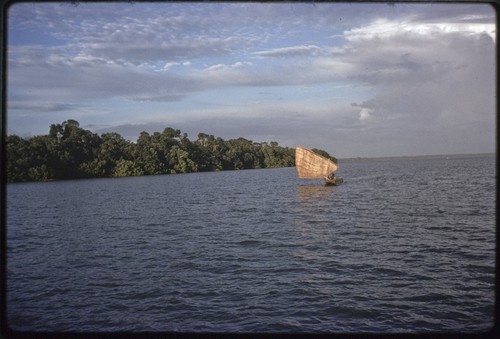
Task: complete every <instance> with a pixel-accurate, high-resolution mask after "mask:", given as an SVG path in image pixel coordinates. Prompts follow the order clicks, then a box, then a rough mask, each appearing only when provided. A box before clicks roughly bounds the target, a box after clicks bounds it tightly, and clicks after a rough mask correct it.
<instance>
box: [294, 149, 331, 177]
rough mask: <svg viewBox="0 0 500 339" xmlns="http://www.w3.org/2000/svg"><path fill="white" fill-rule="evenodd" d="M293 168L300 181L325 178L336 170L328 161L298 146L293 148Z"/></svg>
mask: <svg viewBox="0 0 500 339" xmlns="http://www.w3.org/2000/svg"><path fill="white" fill-rule="evenodd" d="M295 167H296V168H297V174H298V175H299V178H302V179H318V178H325V177H326V176H327V175H328V174H330V173H331V172H335V171H336V170H337V169H338V166H337V165H336V164H335V163H334V162H333V161H331V160H330V159H327V158H325V157H323V156H321V155H319V154H317V153H314V152H313V151H311V150H310V149H307V148H303V147H300V146H297V147H296V148H295Z"/></svg>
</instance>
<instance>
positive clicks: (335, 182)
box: [324, 177, 344, 186]
mask: <svg viewBox="0 0 500 339" xmlns="http://www.w3.org/2000/svg"><path fill="white" fill-rule="evenodd" d="M343 182H344V179H343V178H342V177H335V179H333V180H329V179H325V181H324V184H325V186H338V185H340V184H341V183H343Z"/></svg>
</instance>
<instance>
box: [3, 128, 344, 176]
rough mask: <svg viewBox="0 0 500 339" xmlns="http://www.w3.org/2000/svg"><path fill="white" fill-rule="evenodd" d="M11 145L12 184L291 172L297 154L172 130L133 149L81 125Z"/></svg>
mask: <svg viewBox="0 0 500 339" xmlns="http://www.w3.org/2000/svg"><path fill="white" fill-rule="evenodd" d="M6 144H7V145H6V150H7V164H6V168H7V179H8V181H9V182H16V181H43V180H53V179H72V178H85V177H111V176H138V175H152V174H167V173H190V172H198V171H220V170H234V169H250V168H271V167H288V166H294V160H295V153H294V151H295V150H294V149H293V148H287V147H280V146H279V145H278V143H277V142H275V141H271V142H270V144H268V143H267V142H263V143H256V142H253V141H251V140H248V139H245V138H237V139H230V140H227V141H226V140H224V139H222V138H220V137H215V136H213V135H210V134H205V133H199V134H198V138H197V140H196V141H194V142H191V141H190V140H189V138H188V135H187V134H186V133H182V132H181V131H180V130H178V129H174V128H171V127H167V128H165V129H164V130H163V132H161V133H160V132H155V133H153V134H149V133H147V132H142V133H141V134H140V135H139V138H138V139H137V142H136V143H133V142H130V141H128V140H125V139H124V138H123V137H122V136H121V135H119V134H118V133H104V134H102V135H101V136H99V135H97V134H95V133H92V132H90V131H88V130H85V129H83V128H81V127H80V124H79V123H78V121H76V120H67V121H64V122H63V123H61V124H52V125H50V126H49V133H48V134H47V135H40V136H35V137H32V138H26V139H24V138H21V137H19V136H16V135H11V136H8V137H7V138H6ZM315 151H317V152H318V153H320V154H322V155H324V156H327V157H329V158H333V157H330V155H328V153H326V152H325V151H321V150H315ZM333 159H335V158H333ZM335 161H336V159H335Z"/></svg>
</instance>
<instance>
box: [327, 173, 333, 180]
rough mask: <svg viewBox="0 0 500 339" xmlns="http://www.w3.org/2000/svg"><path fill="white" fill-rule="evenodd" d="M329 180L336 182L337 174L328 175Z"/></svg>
mask: <svg viewBox="0 0 500 339" xmlns="http://www.w3.org/2000/svg"><path fill="white" fill-rule="evenodd" d="M327 178H328V180H330V181H335V173H333V172H331V173H330V174H328V177H327Z"/></svg>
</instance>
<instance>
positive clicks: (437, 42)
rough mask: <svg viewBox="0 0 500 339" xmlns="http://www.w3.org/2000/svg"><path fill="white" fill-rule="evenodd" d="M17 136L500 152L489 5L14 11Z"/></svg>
mask: <svg viewBox="0 0 500 339" xmlns="http://www.w3.org/2000/svg"><path fill="white" fill-rule="evenodd" d="M8 20H9V21H8V54H7V55H8V78H7V88H8V96H7V99H8V101H7V130H8V133H9V134H17V135H20V136H23V137H29V136H33V135H39V134H46V133H48V129H49V125H50V124H52V123H61V122H62V121H64V120H67V119H76V120H78V121H79V122H80V125H81V126H82V127H83V128H87V129H90V130H92V131H94V132H96V133H99V134H101V133H104V132H109V131H114V132H118V133H120V134H121V135H122V136H124V137H125V138H127V139H130V140H132V141H135V140H136V139H137V137H138V136H139V134H140V132H141V131H147V132H150V133H152V132H155V131H159V132H161V131H162V130H163V129H164V128H165V127H173V128H177V129H180V130H181V131H183V132H187V133H188V135H189V138H190V139H191V140H195V139H196V138H197V134H198V133H199V132H203V133H207V134H213V135H215V136H220V137H222V138H224V139H229V138H235V137H240V136H241V137H245V138H247V139H250V140H253V141H259V142H261V141H278V142H279V143H280V144H281V145H283V146H290V147H294V146H295V145H303V146H307V147H316V148H322V149H325V150H327V151H328V152H330V153H331V154H333V155H335V156H337V157H339V158H342V157H358V156H359V157H365V156H399V155H424V154H455V153H479V152H481V153H482V152H494V151H495V132H496V131H495V117H496V112H495V94H496V91H495V43H496V27H495V12H494V10H493V8H491V7H490V6H488V5H484V4H436V3H434V4H398V3H397V4H395V5H387V4H384V3H380V4H354V3H317V4H313V3H206V2H204V3H182V2H180V3H161V2H160V3H141V2H133V3H93V4H92V3H86V2H81V3H79V4H78V5H77V6H75V5H71V4H68V3H17V4H13V5H12V6H11V7H10V8H9V11H8Z"/></svg>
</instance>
